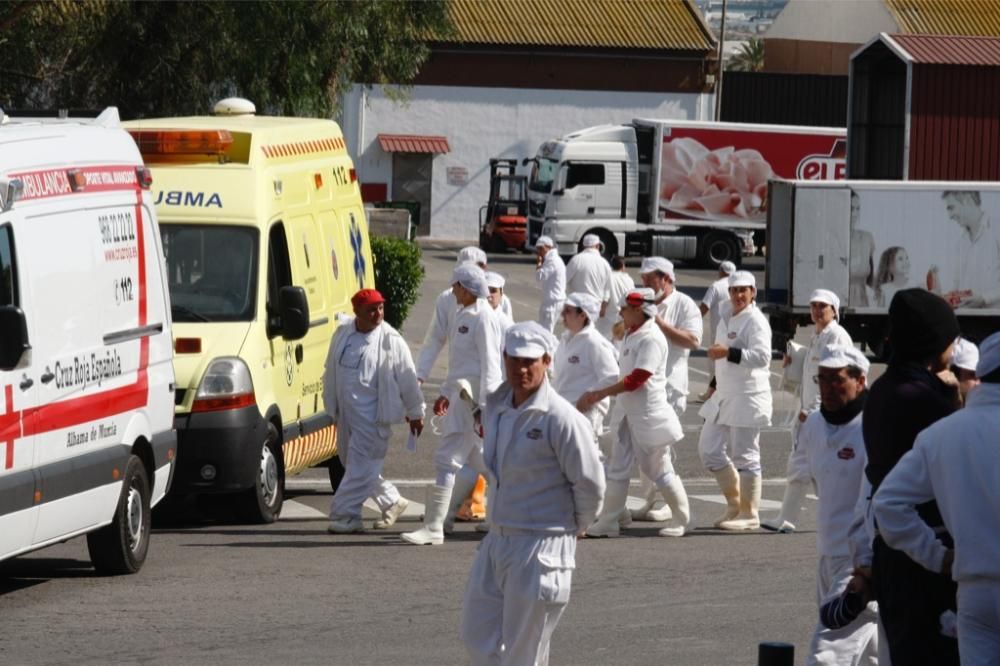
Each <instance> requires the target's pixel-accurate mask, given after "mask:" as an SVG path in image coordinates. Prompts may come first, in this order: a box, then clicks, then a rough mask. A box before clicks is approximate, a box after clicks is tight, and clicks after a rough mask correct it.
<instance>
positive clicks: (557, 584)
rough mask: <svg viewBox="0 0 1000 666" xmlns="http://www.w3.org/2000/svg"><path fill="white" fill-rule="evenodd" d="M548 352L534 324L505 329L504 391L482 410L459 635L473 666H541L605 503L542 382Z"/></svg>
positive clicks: (593, 468)
mask: <svg viewBox="0 0 1000 666" xmlns="http://www.w3.org/2000/svg"><path fill="white" fill-rule="evenodd" d="M555 345H556V341H555V338H554V337H553V336H552V334H551V333H549V332H548V331H547V330H545V329H544V328H543V327H542V326H540V325H538V324H537V323H535V322H532V321H528V322H520V323H518V324H515V325H514V326H512V327H511V328H510V329H508V330H507V335H506V338H505V340H504V365H505V366H506V370H507V381H506V383H505V384H504V385H503V386H502V387H501V388H500V389H499V390H498V391H496V392H495V393H493V394H492V395H490V397H489V398H488V399H487V403H486V410H485V412H484V420H483V426H484V430H485V432H486V440H485V442H484V455H485V460H486V466H487V468H488V470H489V477H490V485H491V486H493V487H495V489H496V490H495V492H494V494H493V497H492V502H493V507H492V509H491V516H492V521H493V524H492V527H491V529H490V533H489V534H488V535H487V536H486V538H485V539H484V540H483V541H482V543H481V544H480V546H479V549H478V550H477V551H476V557H475V560H474V561H473V563H472V570H471V571H470V573H469V582H468V584H467V586H466V590H465V599H464V601H463V603H462V627H461V636H462V641H463V642H464V643H465V646H466V649H467V650H468V651H469V655H470V657H471V659H472V663H473V664H476V665H480V664H483V665H485V664H510V665H511V666H520V665H524V664H536V665H540V666H544V665H545V664H548V663H549V641H550V640H551V638H552V633H553V631H555V628H556V624H557V623H558V622H559V618H560V617H561V616H562V613H563V610H565V608H566V604H567V603H568V602H569V597H570V587H571V585H572V581H573V569H574V568H575V567H576V538H577V536H578V535H579V534H581V533H582V532H583V530H584V528H585V527H586V526H587V525H589V524H590V523H591V521H593V519H594V517H595V516H596V515H597V512H598V511H599V510H600V507H601V497H602V496H603V495H604V470H603V469H602V468H601V462H600V460H599V459H598V457H597V450H596V449H595V448H594V445H593V438H592V435H591V431H590V425H589V424H588V423H587V419H585V418H584V417H583V416H582V415H581V414H580V413H579V412H578V411H577V410H576V408H575V407H573V405H571V404H570V403H568V402H567V401H566V400H564V399H563V398H561V397H560V396H559V395H558V394H557V393H556V392H555V390H553V389H552V387H551V386H550V385H549V383H548V381H547V380H546V374H547V370H548V367H549V364H550V363H551V358H552V353H553V351H554V348H555Z"/></svg>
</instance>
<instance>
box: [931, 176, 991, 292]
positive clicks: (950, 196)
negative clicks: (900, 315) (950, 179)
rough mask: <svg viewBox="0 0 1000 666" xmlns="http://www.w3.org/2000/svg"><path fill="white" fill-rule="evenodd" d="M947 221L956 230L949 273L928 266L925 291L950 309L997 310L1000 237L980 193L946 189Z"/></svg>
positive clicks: (943, 197)
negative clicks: (930, 292)
mask: <svg viewBox="0 0 1000 666" xmlns="http://www.w3.org/2000/svg"><path fill="white" fill-rule="evenodd" d="M941 198H942V199H943V200H944V205H945V209H946V210H947V211H948V218H949V219H951V220H952V221H953V222H955V223H956V224H957V225H958V226H959V227H960V229H959V233H958V234H957V237H956V240H955V252H954V253H953V254H952V255H951V256H952V257H954V258H955V259H956V261H955V263H954V264H953V266H952V267H951V270H950V271H946V270H943V269H939V267H938V266H931V268H930V270H929V271H928V272H927V288H928V289H929V290H931V291H933V292H934V293H936V294H939V295H940V296H941V297H943V298H944V299H945V300H946V301H948V303H949V305H951V306H952V307H953V308H991V307H1000V235H998V234H997V231H996V229H995V228H993V226H992V224H991V222H990V218H989V215H987V214H986V212H985V211H984V210H983V209H982V199H981V197H980V194H979V192H976V191H970V190H947V191H945V192H944V193H943V194H942V195H941Z"/></svg>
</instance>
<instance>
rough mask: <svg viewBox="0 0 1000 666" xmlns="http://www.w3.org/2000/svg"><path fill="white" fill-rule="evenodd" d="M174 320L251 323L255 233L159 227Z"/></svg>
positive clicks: (244, 229)
mask: <svg viewBox="0 0 1000 666" xmlns="http://www.w3.org/2000/svg"><path fill="white" fill-rule="evenodd" d="M160 235H161V237H162V238H163V254H164V255H165V256H166V265H167V285H168V286H169V288H170V303H171V311H172V314H173V319H174V321H177V322H191V321H250V320H251V319H253V317H254V310H255V307H254V306H255V302H256V293H257V289H256V284H257V237H258V234H257V230H256V229H250V228H248V227H235V226H220V225H204V226H200V225H188V224H169V223H162V222H161V224H160Z"/></svg>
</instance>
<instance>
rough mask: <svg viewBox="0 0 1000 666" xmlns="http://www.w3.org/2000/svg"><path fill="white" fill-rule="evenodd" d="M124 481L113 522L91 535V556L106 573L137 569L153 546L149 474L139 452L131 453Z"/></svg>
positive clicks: (125, 572) (97, 567)
mask: <svg viewBox="0 0 1000 666" xmlns="http://www.w3.org/2000/svg"><path fill="white" fill-rule="evenodd" d="M122 481H123V482H122V491H121V494H120V495H119V497H118V506H117V507H115V516H114V519H112V521H111V524H110V525H108V526H107V527H103V528H101V529H99V530H97V531H96V532H91V533H90V534H88V535H87V550H88V551H89V552H90V559H91V561H92V562H93V563H94V568H95V569H96V570H97V571H98V573H102V574H110V575H118V574H130V573H135V572H137V571H138V570H139V569H140V568H142V563H143V562H145V561H146V552H147V551H148V550H149V533H150V515H151V514H150V508H149V501H150V497H149V496H150V492H149V478H148V477H147V476H146V468H145V467H144V466H143V464H142V461H141V460H139V457H138V456H134V455H132V456H129V459H128V463H127V464H126V465H125V474H124V478H123V479H122Z"/></svg>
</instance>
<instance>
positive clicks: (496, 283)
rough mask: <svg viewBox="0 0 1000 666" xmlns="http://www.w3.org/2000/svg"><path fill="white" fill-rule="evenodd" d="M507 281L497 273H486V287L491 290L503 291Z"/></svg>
mask: <svg viewBox="0 0 1000 666" xmlns="http://www.w3.org/2000/svg"><path fill="white" fill-rule="evenodd" d="M505 284H507V279H506V278H505V277H504V276H502V275H500V274H499V273H497V272H495V271H486V286H487V287H489V288H490V289H503V286H504V285H505Z"/></svg>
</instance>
